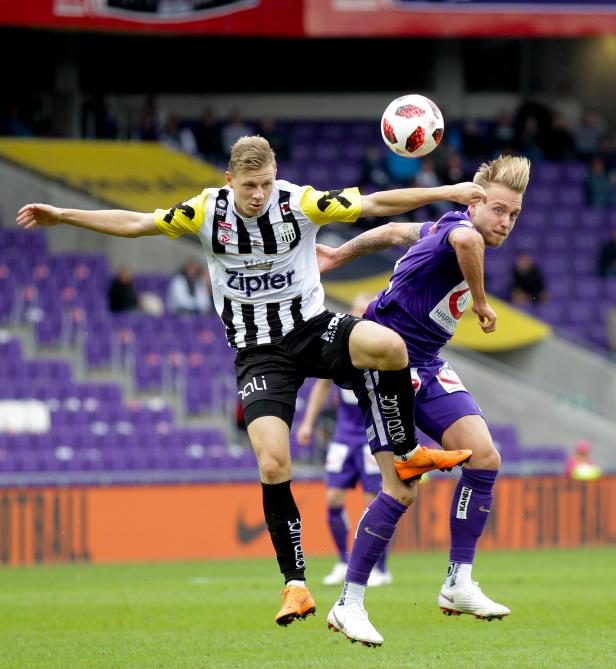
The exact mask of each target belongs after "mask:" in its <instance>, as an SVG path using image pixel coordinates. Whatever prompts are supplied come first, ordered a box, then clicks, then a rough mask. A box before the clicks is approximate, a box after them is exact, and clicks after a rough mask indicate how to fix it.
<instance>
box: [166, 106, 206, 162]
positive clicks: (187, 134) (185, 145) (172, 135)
mask: <svg viewBox="0 0 616 669" xmlns="http://www.w3.org/2000/svg"><path fill="white" fill-rule="evenodd" d="M160 141H161V142H162V143H163V144H165V145H166V146H168V147H170V148H172V149H175V150H176V151H181V152H182V153H187V154H188V155H190V156H196V155H197V142H196V140H195V136H194V135H193V132H192V130H191V129H190V128H189V127H188V126H184V127H182V126H180V122H179V121H178V117H177V116H176V115H175V114H174V113H171V114H169V117H168V118H167V121H166V122H165V125H164V127H163V130H162V132H161V134H160Z"/></svg>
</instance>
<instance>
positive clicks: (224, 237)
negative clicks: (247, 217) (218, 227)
mask: <svg viewBox="0 0 616 669" xmlns="http://www.w3.org/2000/svg"><path fill="white" fill-rule="evenodd" d="M218 241H219V242H220V243H221V244H228V243H229V242H230V241H231V235H229V234H228V233H226V232H221V233H219V235H218Z"/></svg>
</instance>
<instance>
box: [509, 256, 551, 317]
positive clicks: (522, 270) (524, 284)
mask: <svg viewBox="0 0 616 669" xmlns="http://www.w3.org/2000/svg"><path fill="white" fill-rule="evenodd" d="M510 295H511V301H512V302H513V303H514V304H520V305H524V304H533V303H536V302H547V301H548V297H549V296H548V293H547V291H546V287H545V279H544V276H543V272H542V271H541V268H540V267H539V266H538V265H537V263H536V262H535V261H534V260H533V257H532V256H531V255H530V253H528V252H527V251H522V252H521V253H518V255H517V256H516V258H515V263H514V266H513V270H512V272H511V291H510Z"/></svg>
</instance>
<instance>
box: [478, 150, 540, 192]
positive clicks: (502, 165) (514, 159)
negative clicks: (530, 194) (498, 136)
mask: <svg viewBox="0 0 616 669" xmlns="http://www.w3.org/2000/svg"><path fill="white" fill-rule="evenodd" d="M529 177H530V160H529V159H528V158H525V157H524V156H499V157H498V158H496V159H495V160H492V161H490V162H489V163H483V164H482V165H481V167H480V168H479V169H478V170H477V172H476V173H475V176H474V177H473V182H474V183H476V184H478V185H479V186H483V187H485V186H487V185H488V184H502V185H503V186H507V188H511V190H513V191H515V192H516V193H520V194H523V193H524V191H525V190H526V187H527V186H528V179H529Z"/></svg>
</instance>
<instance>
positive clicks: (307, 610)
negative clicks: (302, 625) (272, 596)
mask: <svg viewBox="0 0 616 669" xmlns="http://www.w3.org/2000/svg"><path fill="white" fill-rule="evenodd" d="M316 610H317V605H316V604H315V602H314V599H313V598H312V595H311V594H310V591H309V590H308V588H300V587H299V586H297V585H287V586H286V588H285V589H284V590H283V591H282V608H281V609H280V611H278V613H277V614H276V617H275V618H274V620H275V621H276V622H277V623H278V624H279V625H282V626H284V627H286V626H287V625H290V624H291V623H292V622H293V621H294V620H304V619H305V618H306V616H313V615H314V614H315V613H316Z"/></svg>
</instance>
